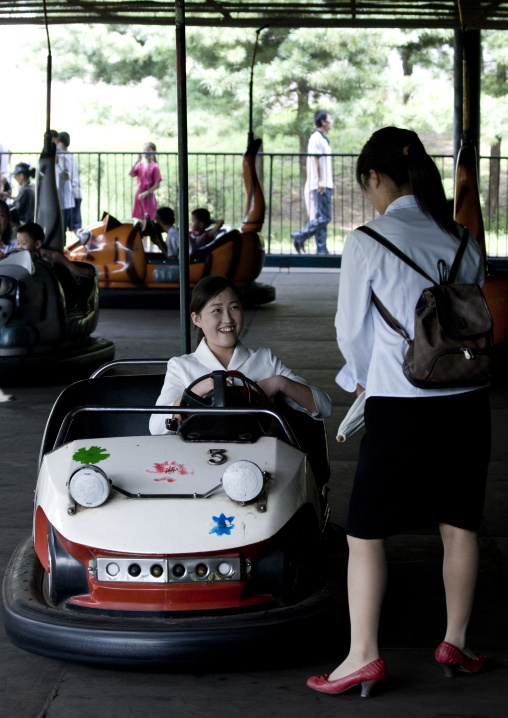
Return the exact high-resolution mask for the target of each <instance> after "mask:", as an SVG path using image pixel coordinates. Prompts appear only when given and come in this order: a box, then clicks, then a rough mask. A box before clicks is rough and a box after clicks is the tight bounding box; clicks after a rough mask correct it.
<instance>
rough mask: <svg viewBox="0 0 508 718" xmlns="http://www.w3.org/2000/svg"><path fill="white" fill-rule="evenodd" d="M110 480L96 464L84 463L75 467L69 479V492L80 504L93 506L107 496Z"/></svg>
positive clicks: (103, 500)
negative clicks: (79, 466)
mask: <svg viewBox="0 0 508 718" xmlns="http://www.w3.org/2000/svg"><path fill="white" fill-rule="evenodd" d="M110 490H111V481H110V480H109V479H108V477H107V475H106V474H105V472H104V471H103V470H102V469H100V468H99V467H98V466H93V465H91V464H90V465H86V466H82V467H81V468H79V469H77V470H76V471H75V472H74V473H73V474H72V476H71V478H70V479H69V493H70V495H71V496H72V498H73V499H74V501H75V502H76V503H77V504H79V505H80V506H85V507H86V508H94V507H95V506H100V505H101V504H103V503H104V502H105V501H106V499H107V498H108V496H109V492H110Z"/></svg>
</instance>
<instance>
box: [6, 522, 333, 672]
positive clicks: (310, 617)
mask: <svg viewBox="0 0 508 718" xmlns="http://www.w3.org/2000/svg"><path fill="white" fill-rule="evenodd" d="M331 528H332V530H335V531H337V529H336V528H335V527H331ZM328 543H329V544H330V545H331V546H333V552H332V553H333V555H332V556H330V557H329V560H328V561H327V566H328V568H329V570H328V575H327V576H323V579H324V580H323V582H322V584H321V585H320V587H319V588H318V589H317V590H316V591H315V592H314V593H312V594H311V595H310V596H308V597H307V598H306V599H305V600H303V601H301V602H300V603H297V604H295V605H290V606H284V607H273V608H264V609H263V610H257V611H250V612H234V613H231V612H230V613H225V612H221V613H219V614H218V613H212V612H207V613H199V614H198V613H192V614H190V615H189V614H186V615H182V614H178V615H176V614H174V613H172V614H170V613H168V614H165V613H157V614H156V615H153V613H152V614H150V613H149V612H139V613H138V612H129V613H126V612H120V611H118V612H111V611H110V612H105V611H100V610H91V611H87V612H83V611H81V610H72V609H69V608H68V607H63V608H54V607H52V606H49V605H48V604H47V603H46V601H45V600H44V598H43V594H42V583H43V581H42V579H43V574H44V569H43V568H42V566H41V564H40V562H39V559H38V558H37V556H36V554H35V551H34V549H33V545H32V539H31V537H29V538H27V539H25V540H24V541H23V542H22V543H21V544H20V545H19V546H18V548H17V549H16V551H15V552H14V554H13V556H12V558H11V560H10V563H9V566H8V567H7V571H6V574H5V578H4V583H3V607H4V623H5V629H6V632H7V634H8V636H9V638H10V640H11V641H12V642H13V643H14V645H16V646H18V647H19V648H23V649H24V650H27V651H30V652H32V653H36V654H39V655H43V656H47V657H49V658H55V659H59V660H63V661H75V662H79V663H88V664H97V665H130V666H145V665H168V664H169V665H175V666H177V665H178V666H180V667H182V666H185V665H196V664H200V663H201V664H202V663H207V662H210V661H213V663H214V664H217V663H218V662H220V663H226V664H227V663H228V662H232V663H234V664H235V665H237V664H238V658H239V656H242V660H243V657H244V656H253V655H254V654H256V655H259V654H258V653H257V652H256V651H255V650H253V647H254V644H258V643H265V648H269V655H270V657H274V655H275V654H279V653H280V655H281V656H286V657H288V656H290V657H291V658H292V659H293V658H294V657H295V655H298V653H299V654H300V655H302V654H303V656H305V658H306V659H308V657H309V654H310V652H312V647H313V644H314V647H315V648H316V649H319V650H321V651H322V650H323V642H325V641H327V640H328V639H327V637H328V636H329V630H330V620H331V618H332V616H334V615H335V616H336V615H337V613H338V612H340V611H338V606H339V604H340V603H341V602H343V599H344V598H345V593H346V589H345V585H346V582H345V570H346V568H345V567H346V559H345V556H346V552H345V551H343V550H342V546H341V542H340V540H337V536H335V537H334V540H333V541H328ZM343 604H344V605H345V601H344V602H343ZM325 627H326V628H325ZM239 651H241V653H239Z"/></svg>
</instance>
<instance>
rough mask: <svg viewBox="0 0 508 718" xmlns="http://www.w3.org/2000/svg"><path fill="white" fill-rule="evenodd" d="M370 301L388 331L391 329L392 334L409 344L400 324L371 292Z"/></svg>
mask: <svg viewBox="0 0 508 718" xmlns="http://www.w3.org/2000/svg"><path fill="white" fill-rule="evenodd" d="M372 301H373V303H374V304H375V306H376V308H377V310H378V312H379V313H380V314H381V316H382V317H383V319H384V320H385V322H386V323H387V324H388V326H389V327H390V329H393V331H394V332H397V334H400V336H401V337H402V338H403V339H404V341H406V342H407V343H408V344H411V341H412V339H411V337H410V336H409V334H408V333H407V331H406V330H405V329H404V327H403V326H402V324H401V323H400V322H399V321H398V320H397V319H395V317H394V316H393V314H391V313H390V312H389V311H388V309H387V308H386V307H385V305H384V304H383V302H382V301H381V300H380V299H379V297H378V296H377V294H375V293H374V292H372Z"/></svg>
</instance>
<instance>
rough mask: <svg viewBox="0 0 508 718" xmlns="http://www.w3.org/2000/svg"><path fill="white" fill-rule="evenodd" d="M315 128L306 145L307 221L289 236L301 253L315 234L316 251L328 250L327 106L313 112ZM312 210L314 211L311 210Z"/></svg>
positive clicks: (329, 123)
mask: <svg viewBox="0 0 508 718" xmlns="http://www.w3.org/2000/svg"><path fill="white" fill-rule="evenodd" d="M314 124H315V125H316V129H315V130H314V132H313V133H312V135H311V136H310V139H309V144H308V147H307V154H308V157H307V182H306V184H305V190H304V191H305V193H306V196H307V194H308V195H309V199H310V201H309V206H308V207H307V210H308V213H309V221H308V222H307V224H306V225H305V227H302V228H301V229H297V230H296V231H295V232H291V239H292V240H293V244H294V245H295V249H296V251H297V252H298V253H299V254H300V253H301V252H302V250H303V247H304V244H305V241H306V240H307V239H309V237H312V235H314V238H315V240H316V251H317V253H318V254H330V252H329V251H328V249H327V247H326V225H327V224H328V222H329V221H330V220H331V218H332V190H333V175H332V158H331V152H332V150H331V147H330V141H329V139H328V137H327V135H328V133H329V132H330V130H331V129H332V127H333V119H332V117H331V115H330V113H329V112H327V111H326V110H318V111H317V112H316V113H315V115H314ZM314 212H315V214H314Z"/></svg>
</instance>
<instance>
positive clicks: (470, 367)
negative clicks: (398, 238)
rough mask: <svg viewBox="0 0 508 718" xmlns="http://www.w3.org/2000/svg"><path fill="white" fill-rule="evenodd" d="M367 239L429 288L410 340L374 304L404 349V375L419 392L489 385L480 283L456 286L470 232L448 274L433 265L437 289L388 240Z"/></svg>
mask: <svg viewBox="0 0 508 718" xmlns="http://www.w3.org/2000/svg"><path fill="white" fill-rule="evenodd" d="M358 230H360V231H362V232H364V233H365V234H368V235H369V236H370V237H372V238H373V239H375V240H376V241H377V242H379V243H380V244H382V245H383V246H384V247H385V248H386V249H388V250H389V251H390V252H393V254H395V255H396V256H397V257H398V258H399V259H401V260H402V261H403V262H405V263H406V264H407V265H408V266H410V267H411V268H412V269H414V270H415V272H418V273H419V274H421V275H422V276H423V277H425V278H426V279H428V280H429V282H431V283H432V286H430V287H427V288H426V289H424V290H423V292H422V293H421V295H420V298H419V299H418V302H417V304H416V307H415V322H414V338H413V339H411V338H410V336H409V334H408V332H407V331H406V329H404V327H403V326H402V325H401V324H400V322H398V321H397V320H396V319H395V317H394V316H393V315H392V314H390V312H389V311H388V309H387V308H386V307H385V306H384V304H383V303H382V302H381V301H380V299H379V298H378V297H377V296H376V295H375V294H374V292H373V293H372V300H373V302H374V304H375V305H376V307H377V309H378V310H379V312H380V314H381V316H382V317H383V319H384V320H385V322H386V323H387V324H388V326H389V327H390V328H391V329H393V330H394V331H396V332H397V333H398V334H400V335H401V337H403V339H404V340H405V341H406V342H407V344H408V349H407V352H406V356H405V357H404V364H403V367H402V368H403V372H404V376H405V377H406V379H407V380H408V381H409V382H410V383H411V384H413V386H417V387H420V388H422V389H435V388H452V387H473V386H483V385H484V384H487V383H488V381H489V374H490V365H491V359H492V317H491V315H490V312H489V309H488V307H487V303H486V301H485V297H484V296H483V292H482V290H481V288H480V287H479V286H478V284H474V283H473V284H455V277H456V276H457V270H458V268H459V264H460V262H461V259H462V257H463V255H464V252H465V250H466V246H467V243H468V239H469V233H468V232H467V230H465V231H464V236H463V238H462V241H461V243H460V247H459V249H458V251H457V254H456V256H455V259H454V261H453V264H452V267H451V269H450V272H449V274H448V273H447V269H446V264H445V262H444V260H442V259H440V260H439V261H438V263H437V265H438V271H439V284H438V283H437V282H435V281H434V280H433V279H432V278H431V277H429V275H428V274H426V272H424V271H423V269H421V268H420V267H419V266H418V265H417V264H416V263H415V262H413V260H412V259H410V258H409V257H408V256H406V255H405V254H404V252H402V251H401V250H400V249H399V248H398V247H396V246H395V245H394V244H392V243H391V242H390V241H389V240H388V239H386V237H383V236H382V235H381V234H379V233H378V232H376V231H375V230H374V229H371V228H370V227H366V226H361V227H358Z"/></svg>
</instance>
